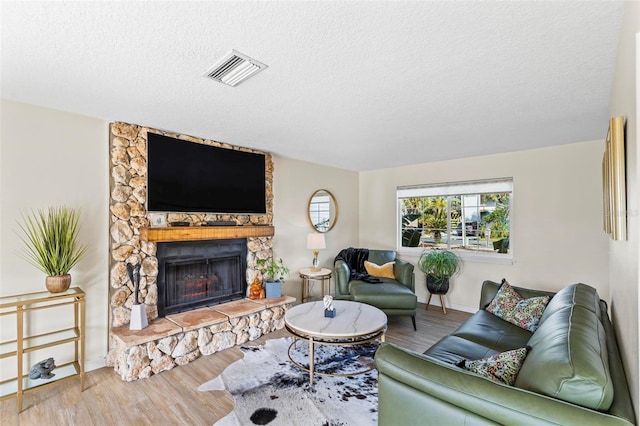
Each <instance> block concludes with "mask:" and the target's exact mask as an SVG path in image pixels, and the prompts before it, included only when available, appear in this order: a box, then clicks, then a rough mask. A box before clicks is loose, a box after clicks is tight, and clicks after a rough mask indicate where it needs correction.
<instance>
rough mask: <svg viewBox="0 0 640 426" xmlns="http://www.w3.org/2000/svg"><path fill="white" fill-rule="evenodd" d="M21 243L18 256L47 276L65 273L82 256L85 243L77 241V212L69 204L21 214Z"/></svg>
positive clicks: (78, 216) (78, 212) (78, 215)
mask: <svg viewBox="0 0 640 426" xmlns="http://www.w3.org/2000/svg"><path fill="white" fill-rule="evenodd" d="M22 219H23V223H22V224H20V229H21V230H22V235H21V236H20V238H21V239H22V242H23V243H24V247H23V250H22V252H21V253H20V257H22V258H23V259H24V260H26V261H27V262H29V263H31V264H32V265H33V266H35V267H36V268H38V269H39V270H41V271H42V272H44V273H45V274H47V275H49V276H56V275H66V274H68V273H69V271H70V270H71V268H73V267H74V266H75V265H76V264H77V263H78V262H79V261H80V260H81V259H82V258H83V257H84V256H85V255H86V252H87V246H85V245H79V244H78V231H79V226H78V222H79V219H80V211H79V210H75V209H72V208H70V207H64V206H63V207H49V208H48V210H47V211H43V210H38V211H37V212H34V211H33V210H32V211H31V214H29V215H25V214H23V215H22Z"/></svg>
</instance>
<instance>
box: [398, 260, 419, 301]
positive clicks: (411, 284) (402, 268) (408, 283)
mask: <svg viewBox="0 0 640 426" xmlns="http://www.w3.org/2000/svg"><path fill="white" fill-rule="evenodd" d="M393 272H394V275H395V276H396V280H398V281H399V282H400V284H402V285H404V286H405V287H407V288H409V289H411V291H413V292H414V293H415V291H416V289H415V275H414V273H413V264H411V263H409V262H405V261H404V260H400V259H396V264H395V267H394V270H393Z"/></svg>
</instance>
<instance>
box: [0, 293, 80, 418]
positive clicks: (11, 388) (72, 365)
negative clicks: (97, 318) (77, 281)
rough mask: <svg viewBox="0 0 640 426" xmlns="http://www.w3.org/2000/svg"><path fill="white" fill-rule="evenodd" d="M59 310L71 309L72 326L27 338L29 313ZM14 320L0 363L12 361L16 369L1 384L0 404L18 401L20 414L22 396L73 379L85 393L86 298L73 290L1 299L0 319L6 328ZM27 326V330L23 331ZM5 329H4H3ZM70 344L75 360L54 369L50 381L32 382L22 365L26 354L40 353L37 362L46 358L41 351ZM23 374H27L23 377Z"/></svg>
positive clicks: (0, 348) (0, 350)
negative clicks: (8, 359)
mask: <svg viewBox="0 0 640 426" xmlns="http://www.w3.org/2000/svg"><path fill="white" fill-rule="evenodd" d="M62 306H71V307H72V308H73V326H72V327H69V328H64V329H51V328H47V327H41V328H43V329H45V330H46V331H44V332H42V333H38V334H33V335H31V334H29V333H26V332H25V328H26V329H27V330H28V329H29V328H33V327H29V315H28V314H29V313H30V312H33V311H39V310H46V309H51V308H57V307H62ZM11 316H14V317H15V324H16V333H15V339H13V340H8V341H3V342H0V359H5V358H12V357H15V363H16V365H17V368H16V374H15V376H12V377H11V378H9V379H7V380H3V381H2V382H0V401H2V400H5V399H8V398H13V397H14V396H15V397H16V398H17V409H18V412H20V411H22V400H23V394H24V393H26V392H30V391H33V390H36V389H38V388H41V387H44V386H48V385H51V384H54V383H58V382H61V381H65V380H70V379H73V378H75V377H80V391H83V390H84V358H85V348H84V345H85V339H84V337H85V336H84V335H85V294H84V291H82V289H80V288H79V287H72V288H70V289H69V290H67V291H65V292H62V293H49V292H48V291H43V292H39V293H28V294H18V295H15V296H5V297H0V317H2V318H3V319H2V322H3V323H4V324H5V325H6V324H7V322H8V321H10V317H11ZM25 326H26V327H25ZM4 327H5V326H4V325H3V328H4ZM65 343H73V346H74V357H73V360H72V361H71V362H67V363H64V364H61V365H57V366H56V368H55V369H54V370H53V371H52V373H53V374H55V376H54V377H52V378H51V379H31V378H30V377H29V369H30V368H31V366H30V365H26V366H25V365H24V361H25V360H24V356H25V354H29V353H34V352H36V351H40V352H39V354H41V356H38V357H36V358H38V359H37V361H38V362H39V361H40V360H41V358H42V359H46V358H48V356H47V355H46V354H45V353H42V349H46V348H51V347H54V346H59V345H63V344H65ZM25 371H26V374H25Z"/></svg>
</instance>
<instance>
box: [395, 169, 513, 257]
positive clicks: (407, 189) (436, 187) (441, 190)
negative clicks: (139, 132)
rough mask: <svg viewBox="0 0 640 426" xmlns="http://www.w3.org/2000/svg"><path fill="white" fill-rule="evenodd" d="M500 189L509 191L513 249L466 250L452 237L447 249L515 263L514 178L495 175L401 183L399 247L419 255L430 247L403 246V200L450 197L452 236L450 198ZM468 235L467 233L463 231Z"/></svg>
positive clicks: (495, 191) (398, 194) (398, 192)
mask: <svg viewBox="0 0 640 426" xmlns="http://www.w3.org/2000/svg"><path fill="white" fill-rule="evenodd" d="M499 192H509V193H510V196H509V240H510V244H509V252H508V253H497V252H489V251H471V250H465V249H456V248H451V240H447V249H449V250H451V251H453V252H455V253H456V254H457V255H459V257H460V258H462V259H466V260H471V261H479V262H487V263H506V264H510V263H513V262H514V261H515V260H514V255H513V244H512V238H513V197H514V191H513V178H511V177H505V178H495V179H484V180H473V181H462V182H445V183H438V184H428V185H411V186H399V187H397V188H396V203H397V217H396V226H397V232H396V236H397V241H396V246H397V250H398V252H399V253H402V254H405V255H409V256H419V255H420V253H422V252H423V251H424V250H425V249H427V250H428V249H429V248H428V247H403V246H402V206H403V203H402V200H403V199H405V198H420V197H447V201H448V202H447V234H449V235H451V217H450V215H449V214H448V212H449V208H450V205H449V200H450V198H449V197H456V196H464V195H475V194H490V193H499ZM463 234H464V233H463ZM465 236H466V235H465Z"/></svg>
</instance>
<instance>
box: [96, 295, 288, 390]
mask: <svg viewBox="0 0 640 426" xmlns="http://www.w3.org/2000/svg"><path fill="white" fill-rule="evenodd" d="M295 301H296V298H295V297H290V296H282V297H279V298H274V299H258V300H251V299H242V300H236V301H233V302H228V303H223V304H220V305H216V306H211V307H207V308H201V309H196V310H193V311H188V312H182V313H179V314H174V315H168V316H167V317H165V318H159V319H156V320H153V321H151V322H150V323H149V326H148V327H146V328H145V329H144V330H129V328H128V327H120V328H114V329H112V330H111V346H110V349H109V356H108V358H107V365H109V366H112V367H114V370H115V372H116V374H118V375H119V376H120V378H121V379H122V380H124V381H127V382H130V381H133V380H138V379H144V378H147V377H151V376H152V375H153V374H158V373H161V372H162V371H166V370H171V369H172V368H173V367H175V366H176V365H185V364H188V363H190V362H191V361H194V360H196V359H198V358H200V356H201V355H211V354H213V353H215V352H219V351H221V350H224V349H228V348H231V347H233V346H236V345H241V344H243V343H245V342H247V341H249V340H256V339H258V338H259V337H261V336H262V335H264V334H267V333H270V332H272V331H275V330H280V329H282V328H284V314H285V313H286V311H287V310H288V309H289V307H290V306H291V304H292V303H293V302H295Z"/></svg>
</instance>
